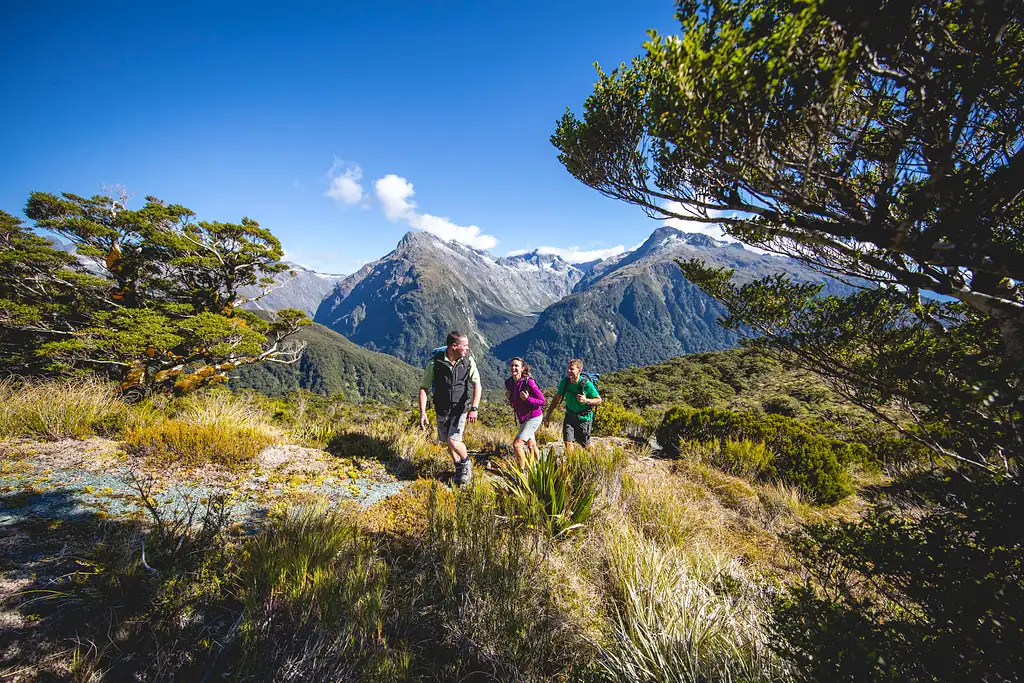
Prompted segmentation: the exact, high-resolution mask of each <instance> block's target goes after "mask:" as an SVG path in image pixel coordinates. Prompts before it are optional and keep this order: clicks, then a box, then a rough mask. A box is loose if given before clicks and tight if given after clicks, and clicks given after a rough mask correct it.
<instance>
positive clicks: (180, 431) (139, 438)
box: [125, 419, 273, 468]
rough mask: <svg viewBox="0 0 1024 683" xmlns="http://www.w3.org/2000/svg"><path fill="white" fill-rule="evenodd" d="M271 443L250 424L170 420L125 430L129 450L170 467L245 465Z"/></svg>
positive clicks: (231, 466) (232, 466) (233, 466)
mask: <svg viewBox="0 0 1024 683" xmlns="http://www.w3.org/2000/svg"><path fill="white" fill-rule="evenodd" d="M272 442H273V439H272V438H270V437H268V436H267V435H266V434H265V433H263V432H260V431H257V430H255V429H252V428H249V427H241V428H225V427H222V426H218V425H208V426H203V425H195V424H190V423H188V422H183V421H181V420H170V419H165V420H161V421H156V422H152V423H150V424H146V425H143V426H137V427H131V428H129V429H128V430H127V432H126V433H125V444H126V445H127V446H128V449H129V451H131V452H132V453H133V454H135V455H140V456H143V457H146V458H151V459H153V460H154V462H156V463H158V464H163V465H166V466H169V467H198V466H200V465H204V464H207V463H209V464H213V465H219V466H221V467H227V468H237V467H245V466H248V465H249V464H250V463H251V462H252V461H253V459H255V458H256V456H257V455H259V454H260V451H262V450H263V449H264V448H266V447H267V446H269V445H270V444H271V443H272Z"/></svg>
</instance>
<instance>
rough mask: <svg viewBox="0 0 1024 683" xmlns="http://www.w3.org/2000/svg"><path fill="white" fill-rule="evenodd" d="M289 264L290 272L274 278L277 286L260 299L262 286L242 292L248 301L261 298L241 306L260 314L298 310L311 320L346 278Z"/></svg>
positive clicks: (242, 290) (247, 288)
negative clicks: (284, 309) (262, 312)
mask: <svg viewBox="0 0 1024 683" xmlns="http://www.w3.org/2000/svg"><path fill="white" fill-rule="evenodd" d="M286 263H287V265H288V266H289V268H288V270H285V271H282V272H280V273H278V274H277V275H275V276H274V284H273V285H271V286H270V291H269V292H267V293H266V294H264V295H263V296H260V292H261V291H262V290H261V289H260V288H259V287H243V288H242V289H241V290H239V294H240V295H241V296H243V297H245V298H252V297H258V298H255V299H252V300H251V301H248V302H246V303H244V304H242V308H248V309H250V310H257V311H279V310H281V309H282V308H297V309H299V310H301V311H305V312H306V314H307V315H308V316H309V317H310V318H312V317H313V316H314V315H316V309H317V308H319V307H320V302H321V301H323V299H324V297H325V296H327V295H328V294H329V293H330V292H331V291H333V290H334V287H335V285H337V284H338V283H339V282H340V281H341V280H342V279H344V278H345V276H344V275H340V274H334V273H318V272H316V271H315V270H310V269H308V268H303V267H302V266H300V265H298V264H297V263H288V262H286Z"/></svg>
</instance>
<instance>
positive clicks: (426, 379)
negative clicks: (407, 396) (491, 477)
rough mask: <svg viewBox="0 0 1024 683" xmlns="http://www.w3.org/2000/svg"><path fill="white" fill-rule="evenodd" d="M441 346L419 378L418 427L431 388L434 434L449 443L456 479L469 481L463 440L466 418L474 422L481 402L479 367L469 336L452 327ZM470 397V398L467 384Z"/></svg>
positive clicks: (424, 422)
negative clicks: (434, 419)
mask: <svg viewBox="0 0 1024 683" xmlns="http://www.w3.org/2000/svg"><path fill="white" fill-rule="evenodd" d="M445 344H446V345H445V347H444V349H441V350H439V351H438V352H437V353H436V354H435V355H434V357H433V358H431V359H430V360H428V361H427V366H426V367H425V368H423V379H422V380H420V429H426V428H427V390H428V389H430V387H431V386H433V388H434V412H436V413H437V438H438V440H439V441H444V442H445V443H446V444H447V445H448V454H449V455H450V456H452V461H453V462H454V463H455V482H456V483H457V484H468V483H469V482H470V481H471V480H472V479H473V462H472V461H471V460H470V459H469V454H468V453H467V452H466V445H465V444H464V443H462V432H463V431H465V429H466V418H469V421H470V422H476V415H477V410H478V408H479V405H480V394H481V387H480V371H479V370H477V368H476V361H474V360H473V356H470V355H469V338H468V337H467V336H466V335H464V334H463V333H462V332H459V331H458V330H455V331H453V332H449V333H448V339H447V340H446V341H445ZM471 384H472V385H473V400H472V401H470V400H469V393H470V385H471Z"/></svg>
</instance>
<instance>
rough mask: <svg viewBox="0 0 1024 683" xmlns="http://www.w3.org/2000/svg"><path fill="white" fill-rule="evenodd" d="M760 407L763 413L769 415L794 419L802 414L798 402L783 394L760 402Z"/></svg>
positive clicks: (802, 409) (801, 408) (802, 410)
mask: <svg viewBox="0 0 1024 683" xmlns="http://www.w3.org/2000/svg"><path fill="white" fill-rule="evenodd" d="M761 407H762V408H763V409H764V412H766V413H769V414H771V415H786V416H787V417H796V416H798V415H800V414H801V413H803V412H804V407H803V406H802V405H801V404H800V401H798V400H796V399H795V398H793V397H792V396H786V395H785V394H782V395H779V396H770V397H768V398H766V399H764V400H763V401H761Z"/></svg>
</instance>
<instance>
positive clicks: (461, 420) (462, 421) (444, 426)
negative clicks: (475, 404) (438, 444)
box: [437, 413, 469, 443]
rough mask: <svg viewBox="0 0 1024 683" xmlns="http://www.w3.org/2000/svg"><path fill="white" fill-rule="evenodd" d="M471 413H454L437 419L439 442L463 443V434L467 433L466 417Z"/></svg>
mask: <svg viewBox="0 0 1024 683" xmlns="http://www.w3.org/2000/svg"><path fill="white" fill-rule="evenodd" d="M467 415H469V413H453V414H451V415H448V416H447V417H444V418H438V419H437V439H438V441H443V442H446V443H447V442H448V441H462V433H463V432H464V431H466V416H467Z"/></svg>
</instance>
